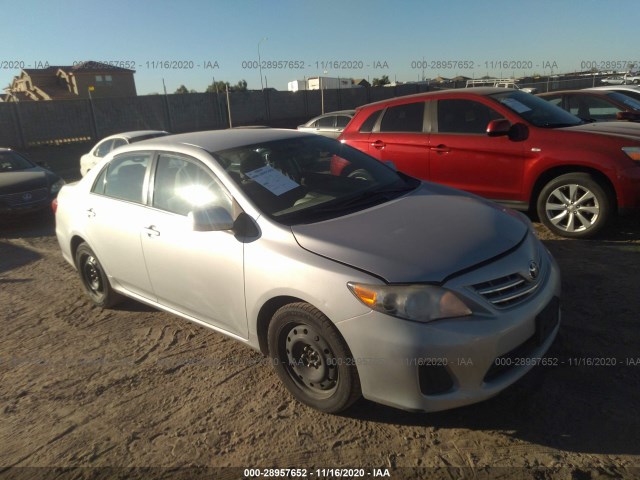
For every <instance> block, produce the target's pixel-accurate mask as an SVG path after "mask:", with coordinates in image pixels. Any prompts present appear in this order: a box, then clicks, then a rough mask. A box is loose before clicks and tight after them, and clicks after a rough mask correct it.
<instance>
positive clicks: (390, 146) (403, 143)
mask: <svg viewBox="0 0 640 480" xmlns="http://www.w3.org/2000/svg"><path fill="white" fill-rule="evenodd" d="M425 125H426V124H425V102H424V101H422V100H421V101H415V102H409V103H403V104H400V105H393V106H390V107H387V108H386V109H385V110H384V112H382V116H381V117H380V118H378V119H377V122H376V125H375V126H374V128H373V131H372V132H371V134H370V135H369V138H368V150H367V151H368V153H369V155H371V156H372V157H375V158H377V159H378V160H381V161H383V162H386V161H391V162H393V163H394V165H395V166H396V167H397V168H398V170H400V171H401V172H404V173H407V174H409V175H412V176H414V177H417V178H422V179H427V178H428V175H429V166H428V164H427V162H428V159H429V150H428V148H429V134H428V133H427V130H428V129H427V128H426V126H425Z"/></svg>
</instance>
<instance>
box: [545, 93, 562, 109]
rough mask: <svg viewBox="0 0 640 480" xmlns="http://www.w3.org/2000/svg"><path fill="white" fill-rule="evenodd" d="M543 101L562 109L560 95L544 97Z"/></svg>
mask: <svg viewBox="0 0 640 480" xmlns="http://www.w3.org/2000/svg"><path fill="white" fill-rule="evenodd" d="M544 99H545V100H546V101H547V102H549V103H550V104H551V105H555V106H556V107H560V108H562V96H561V95H557V96H549V97H544Z"/></svg>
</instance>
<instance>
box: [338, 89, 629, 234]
mask: <svg viewBox="0 0 640 480" xmlns="http://www.w3.org/2000/svg"><path fill="white" fill-rule="evenodd" d="M340 140H341V141H342V142H344V143H346V144H348V145H351V146H353V147H355V148H358V149H360V150H362V151H364V152H367V153H369V154H370V155H372V156H374V157H376V158H377V159H378V160H381V161H391V162H393V163H394V164H395V165H396V167H397V168H398V169H399V170H401V171H403V172H405V173H408V174H409V175H413V176H415V177H418V178H421V179H425V180H431V181H434V182H438V183H442V184H444V185H448V186H452V187H455V188H458V189H461V190H466V191H469V192H472V193H475V194H477V195H480V196H482V197H486V198H489V199H491V200H494V201H497V202H498V203H501V204H503V205H506V206H509V207H512V208H515V209H518V210H524V211H527V210H533V211H537V213H538V216H539V218H540V220H541V221H542V222H543V223H544V224H545V225H546V226H547V227H548V228H549V229H550V230H551V231H553V232H554V233H556V234H558V235H562V236H566V237H575V238H584V237H588V236H591V235H594V234H595V233H597V232H598V231H599V230H600V229H602V228H603V227H604V226H605V224H606V223H607V221H608V220H609V219H610V218H611V217H612V216H613V215H614V214H615V213H616V212H618V213H627V212H630V211H632V210H635V211H637V209H638V208H639V207H640V124H637V123H632V122H600V123H585V122H584V121H582V120H581V119H580V118H578V117H576V116H574V115H571V114H570V113H568V112H566V111H564V110H562V109H561V108H559V107H556V106H554V105H552V104H551V103H549V102H547V101H545V100H543V99H542V98H539V97H537V96H535V95H531V94H529V93H525V92H522V91H519V90H514V89H508V88H465V89H454V90H442V91H437V92H428V93H421V94H417V95H410V96H405V97H397V98H393V99H390V100H384V101H381V102H376V103H372V104H369V105H365V106H362V107H360V108H359V109H357V111H356V115H355V116H354V118H353V120H352V121H351V122H350V123H349V125H348V126H347V128H346V129H345V131H344V132H343V133H342V135H341V136H340ZM338 163H339V162H334V164H333V165H332V171H333V172H334V173H337V170H340V169H341V171H342V174H343V175H353V176H358V175H359V174H358V173H357V172H356V171H353V168H352V166H350V165H346V164H342V165H338Z"/></svg>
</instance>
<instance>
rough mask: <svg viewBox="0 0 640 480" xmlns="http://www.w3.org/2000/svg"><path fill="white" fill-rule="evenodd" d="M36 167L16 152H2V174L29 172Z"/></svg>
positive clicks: (0, 154)
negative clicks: (19, 171) (20, 171)
mask: <svg viewBox="0 0 640 480" xmlns="http://www.w3.org/2000/svg"><path fill="white" fill-rule="evenodd" d="M33 167H34V165H33V164H32V163H31V162H30V161H29V160H27V159H26V158H24V157H22V156H21V155H18V154H17V153H16V152H11V151H8V152H0V172H15V171H18V170H28V169H30V168H33Z"/></svg>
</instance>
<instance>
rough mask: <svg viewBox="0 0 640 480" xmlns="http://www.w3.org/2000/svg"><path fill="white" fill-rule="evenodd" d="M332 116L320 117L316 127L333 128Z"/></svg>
mask: <svg viewBox="0 0 640 480" xmlns="http://www.w3.org/2000/svg"><path fill="white" fill-rule="evenodd" d="M334 118H335V117H334V116H330V117H322V118H320V119H319V120H318V127H320V128H333V120H334Z"/></svg>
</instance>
